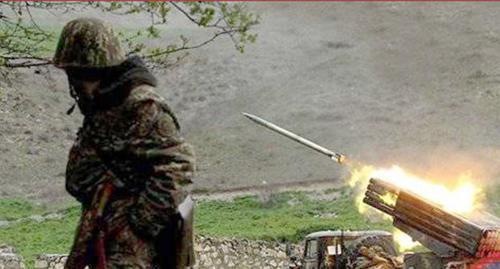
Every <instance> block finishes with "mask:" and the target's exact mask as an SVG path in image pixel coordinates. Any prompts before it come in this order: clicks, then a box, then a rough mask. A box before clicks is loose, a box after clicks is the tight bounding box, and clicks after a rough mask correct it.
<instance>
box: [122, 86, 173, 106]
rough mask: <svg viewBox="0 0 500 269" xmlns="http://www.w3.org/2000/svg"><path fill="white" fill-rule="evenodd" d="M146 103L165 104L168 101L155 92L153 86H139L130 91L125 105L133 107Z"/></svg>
mask: <svg viewBox="0 0 500 269" xmlns="http://www.w3.org/2000/svg"><path fill="white" fill-rule="evenodd" d="M145 101H152V102H158V103H165V104H166V101H165V99H164V98H163V97H161V96H160V95H159V94H158V93H157V92H156V90H155V88H154V87H153V86H150V85H146V84H143V85H139V86H137V87H135V88H134V89H132V91H130V94H129V96H128V97H127V99H126V101H125V104H126V105H128V106H133V105H136V104H139V103H142V102H145Z"/></svg>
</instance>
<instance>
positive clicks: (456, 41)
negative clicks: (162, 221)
mask: <svg viewBox="0 0 500 269" xmlns="http://www.w3.org/2000/svg"><path fill="white" fill-rule="evenodd" d="M251 8H252V9H253V10H255V11H256V12H259V13H261V15H262V23H261V25H259V26H258V27H257V29H256V30H257V31H258V33H259V39H258V42H257V44H255V45H251V46H249V47H248V48H247V52H246V53H245V54H243V55H240V54H239V53H237V52H236V51H235V50H234V49H233V48H232V46H231V43H230V42H228V41H227V40H223V41H221V42H218V43H214V44H212V45H210V46H207V47H204V48H202V49H199V50H198V51H195V52H193V54H192V55H191V56H190V57H189V58H188V59H187V60H186V61H184V63H183V64H181V65H179V66H177V67H174V68H172V69H171V70H166V71H158V72H157V75H158V78H159V79H160V84H161V87H160V91H161V93H162V94H163V95H164V96H166V97H167V98H168V100H169V102H170V103H171V104H172V106H173V107H174V109H175V111H176V112H177V114H178V116H179V118H180V120H181V123H182V125H183V131H184V133H185V136H186V137H187V138H188V139H189V140H190V141H192V143H193V144H195V146H196V148H197V152H198V155H199V173H198V178H197V182H196V184H195V187H196V188H199V189H224V188H232V187H237V186H245V185H256V184H261V183H262V182H263V181H266V182H283V181H284V182H293V181H302V180H307V179H311V180H317V179H324V178H332V179H338V178H341V177H342V176H343V174H345V171H342V169H341V168H340V167H338V166H337V165H335V164H334V163H332V162H330V161H329V160H327V159H326V158H324V157H323V156H320V155H318V154H316V153H314V152H311V151H309V150H307V149H305V148H303V147H302V146H300V145H296V144H294V143H293V142H290V141H287V140H286V139H284V138H281V137H279V136H277V135H275V134H273V133H270V132H268V131H266V130H264V129H262V128H261V127H259V126H257V125H255V124H253V123H251V122H250V121H248V120H246V119H244V118H243V117H242V116H241V114H240V112H242V111H245V112H250V113H255V114H257V115H259V116H262V117H264V118H266V119H269V120H271V121H273V122H275V123H277V124H280V125H282V126H284V127H287V128H289V129H291V130H293V131H296V132H297V133H299V134H302V135H304V136H306V137H309V138H310V139H312V140H314V141H317V142H319V143H321V144H323V145H325V146H327V147H330V148H332V149H334V150H338V151H341V152H344V153H346V154H347V155H349V156H351V157H353V158H356V159H359V160H362V161H364V162H366V163H373V164H376V165H391V164H400V165H401V166H403V167H405V168H408V169H409V170H411V171H414V172H416V173H418V174H422V175H430V176H439V177H440V178H443V179H446V178H449V177H453V176H456V175H458V174H460V173H464V172H471V173H472V174H473V175H474V176H476V177H478V178H481V179H482V180H484V181H492V180H495V179H497V178H500V163H499V162H498V160H499V158H500V140H499V139H498V138H499V130H500V117H499V115H500V113H499V112H500V105H499V104H498V103H499V101H500V86H499V85H500V84H499V83H500V77H499V76H500V69H499V68H500V66H498V65H497V62H499V60H500V59H499V58H500V16H499V15H500V7H499V6H498V5H491V4H486V3H478V4H471V3H463V4H461V3H450V4H431V3H425V4H424V3H412V4H407V3H394V4H393V3H385V4H361V3H348V4H347V3H311V4H306V3H272V4H271V3H252V4H251ZM90 15H92V14H90ZM94 15H95V14H94ZM67 19H68V17H63V18H60V19H59V20H58V21H60V22H61V23H59V22H58V23H55V22H52V21H50V22H47V23H52V24H54V25H55V26H57V25H59V27H60V25H62V22H64V21H65V20H67ZM109 20H111V21H114V22H115V24H117V25H122V26H123V27H133V25H131V24H130V21H128V22H127V23H126V22H125V20H123V19H120V18H114V17H110V18H109ZM138 21H140V18H138ZM178 32H183V33H184V34H186V35H188V36H191V37H193V38H195V39H196V38H201V37H200V35H199V32H198V31H197V30H196V29H193V28H192V27H191V26H190V25H189V24H188V22H186V21H183V20H182V18H175V19H174V20H173V21H172V23H171V24H170V25H168V26H167V28H166V35H165V36H166V37H165V39H166V40H169V38H171V36H172V34H174V33H178ZM155 42H158V41H155ZM51 72H52V79H50V80H48V81H44V80H43V79H42V76H40V75H34V74H33V72H32V71H28V72H26V73H25V74H24V75H23V77H22V78H23V79H22V82H21V83H16V84H15V85H14V89H15V90H14V89H12V88H8V87H3V88H2V89H3V90H2V94H1V96H0V99H1V102H2V108H1V110H0V111H1V112H2V116H1V117H0V123H1V124H0V128H2V129H1V132H0V138H1V140H2V143H1V144H0V148H1V151H0V152H1V154H0V184H1V186H2V188H1V189H0V198H1V197H7V196H27V197H30V198H33V199H37V200H42V201H45V200H59V199H61V200H65V199H67V198H68V197H67V196H66V194H65V193H64V189H63V182H64V178H63V172H64V164H65V162H66V152H67V150H68V149H69V146H70V144H71V139H72V137H73V134H74V132H75V131H76V128H77V126H78V123H79V121H80V117H79V116H76V115H73V116H71V117H67V116H65V115H64V111H65V110H66V109H67V108H68V107H69V105H70V104H71V100H70V99H69V98H68V97H67V93H66V87H67V86H66V81H65V78H64V76H63V74H62V73H61V72H60V71H57V70H51ZM5 91H7V93H4V92H5ZM9 94H10V95H9ZM15 98H19V99H18V100H15ZM16 104H19V105H17V106H16ZM6 111H8V112H6ZM75 114H76V113H75ZM30 132H31V133H30ZM3 141H7V142H3ZM32 148H37V149H38V150H37V151H36V152H31V153H30V152H29V151H31V149H32Z"/></svg>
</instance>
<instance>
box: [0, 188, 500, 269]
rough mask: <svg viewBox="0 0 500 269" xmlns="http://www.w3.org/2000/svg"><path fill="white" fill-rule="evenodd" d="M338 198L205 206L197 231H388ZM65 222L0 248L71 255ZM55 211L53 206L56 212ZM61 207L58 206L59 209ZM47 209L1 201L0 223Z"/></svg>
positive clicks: (15, 236)
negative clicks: (0, 221) (8, 247)
mask: <svg viewBox="0 0 500 269" xmlns="http://www.w3.org/2000/svg"><path fill="white" fill-rule="evenodd" d="M498 191H500V186H499V187H496V188H491V189H490V190H489V191H488V193H487V196H488V197H489V202H490V204H491V205H492V210H493V211H492V213H495V214H498V213H500V203H499V202H500V197H498V195H497V194H498ZM333 192H335V193H338V194H339V195H338V197H337V198H336V199H335V200H333V201H325V200H316V199H312V198H311V197H314V195H308V194H307V193H304V192H286V193H280V194H272V195H269V196H268V197H267V199H265V201H261V200H260V199H259V198H258V197H257V196H246V197H241V198H237V199H235V200H234V201H202V202H199V203H198V205H197V208H196V216H195V220H196V221H195V229H196V232H197V233H198V234H202V235H211V236H226V237H228V236H229V237H232V236H234V237H239V238H248V239H264V240H287V241H298V240H300V239H302V238H303V236H304V235H306V234H308V233H310V232H313V231H318V230H326V229H331V230H334V229H345V230H347V229H349V230H360V229H384V230H388V231H391V230H392V225H391V223H390V222H389V221H387V222H369V221H368V219H367V218H365V217H363V216H362V215H360V214H359V213H358V211H357V210H356V208H355V206H354V202H353V198H352V195H351V193H350V191H349V189H345V188H343V189H339V190H326V191H325V194H328V193H333ZM66 207H67V209H66V210H65V211H64V216H65V217H64V218H62V219H60V220H47V221H44V222H42V223H36V222H34V221H25V222H21V223H17V224H14V225H11V226H8V227H5V228H0V244H2V243H5V244H8V245H12V246H14V247H16V248H17V250H18V251H19V252H20V254H21V255H22V256H23V257H25V259H26V261H27V265H28V268H32V265H33V261H34V258H35V256H36V255H37V254H40V253H67V252H68V251H69V248H70V246H71V243H72V241H73V236H74V231H75V228H76V225H77V222H78V218H79V213H80V209H79V207H78V206H75V205H74V204H73V205H66ZM54 208H56V207H52V209H54ZM59 208H60V206H59ZM47 210H49V208H48V207H41V206H35V205H32V204H30V203H28V202H25V201H20V200H0V220H1V219H17V218H20V217H27V216H29V215H33V214H43V213H45V212H47Z"/></svg>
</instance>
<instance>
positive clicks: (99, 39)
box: [53, 18, 125, 68]
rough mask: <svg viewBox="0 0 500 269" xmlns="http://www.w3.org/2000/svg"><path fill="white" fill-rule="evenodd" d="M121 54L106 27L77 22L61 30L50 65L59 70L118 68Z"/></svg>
mask: <svg viewBox="0 0 500 269" xmlns="http://www.w3.org/2000/svg"><path fill="white" fill-rule="evenodd" d="M124 60H125V54H124V53H123V50H122V49H121V47H120V42H119V41H118V38H117V37H116V36H115V35H114V33H113V30H112V29H111V27H110V26H109V25H107V24H106V23H104V22H103V21H101V20H98V19H93V18H79V19H75V20H72V21H70V22H68V23H67V24H66V26H64V28H63V30H62V33H61V36H60V38H59V43H58V45H57V49H56V53H55V55H54V59H53V63H54V65H55V66H57V67H59V68H66V67H85V68H99V67H109V66H115V65H119V64H121V63H122V62H123V61H124Z"/></svg>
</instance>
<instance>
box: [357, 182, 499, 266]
mask: <svg viewBox="0 0 500 269" xmlns="http://www.w3.org/2000/svg"><path fill="white" fill-rule="evenodd" d="M363 201H364V203H366V204H368V205H370V206H372V207H374V208H377V209H379V210H380V211H382V212H384V213H386V214H388V215H391V216H392V217H393V225H394V226H395V227H396V228H398V229H400V230H401V231H403V232H405V233H406V234H408V235H410V236H411V237H412V238H413V239H414V240H416V241H418V242H420V243H421V244H422V245H424V246H425V247H427V248H428V249H430V250H432V251H433V252H435V253H441V254H444V253H447V254H448V255H458V254H462V255H465V256H469V257H475V258H483V257H490V256H491V255H498V254H499V253H500V221H499V220H498V219H497V218H496V217H493V216H492V215H488V214H486V213H477V214H475V216H474V218H466V217H464V216H461V215H458V214H455V213H453V212H449V211H447V210H445V209H443V208H442V207H441V206H439V205H436V204H434V203H432V202H430V201H428V200H426V199H424V198H422V197H420V196H418V195H416V194H414V193H412V192H410V191H407V190H402V189H400V188H398V187H397V186H395V185H393V184H391V183H388V182H386V181H383V180H380V179H374V178H372V179H370V183H369V185H368V188H367V191H366V193H365V198H364V200H363Z"/></svg>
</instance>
